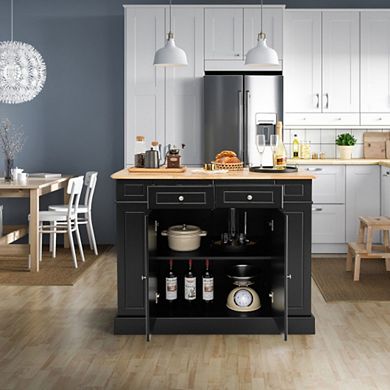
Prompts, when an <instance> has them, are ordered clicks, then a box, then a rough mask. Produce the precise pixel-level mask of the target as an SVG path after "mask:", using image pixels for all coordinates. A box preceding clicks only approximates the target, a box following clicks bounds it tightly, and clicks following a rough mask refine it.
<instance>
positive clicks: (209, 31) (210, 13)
mask: <svg viewBox="0 0 390 390" xmlns="http://www.w3.org/2000/svg"><path fill="white" fill-rule="evenodd" d="M243 56H244V53H243V9H242V8H206V9H205V59H206V60H242V59H243V58H244V57H243Z"/></svg>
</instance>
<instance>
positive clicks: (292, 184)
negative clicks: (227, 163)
mask: <svg viewBox="0 0 390 390" xmlns="http://www.w3.org/2000/svg"><path fill="white" fill-rule="evenodd" d="M112 178H113V179H115V180H116V188H117V196H116V199H117V237H118V238H117V250H118V312H117V316H116V318H115V326H114V329H115V333H117V334H145V335H146V337H147V339H149V338H150V335H151V334H152V333H155V334H224V333H230V334H262V333H263V334H278V333H280V334H284V337H285V338H287V334H288V333H290V334H313V333H314V331H315V321H314V317H313V315H312V313H311V208H312V180H313V179H314V178H315V176H313V174H312V173H309V172H293V173H279V174H268V173H267V174H265V173H252V172H249V171H247V170H244V171H242V172H231V173H226V174H210V173H201V172H199V170H195V171H194V170H191V169H189V170H187V171H186V172H185V173H169V172H168V173H158V174H153V173H146V174H145V173H129V172H128V171H127V170H126V169H124V170H121V171H119V172H117V173H114V174H113V175H112ZM182 224H186V225H195V226H199V227H200V228H201V229H202V230H204V231H207V236H206V237H204V238H202V242H201V245H200V247H199V249H197V250H195V251H191V252H176V251H173V250H171V249H169V246H168V243H167V238H166V237H162V236H161V232H162V231H163V230H166V229H168V228H169V227H170V226H173V225H182ZM232 230H233V231H234V232H237V236H238V235H240V240H241V238H242V237H243V242H245V244H243V246H241V247H234V248H233V249H232V247H230V248H229V247H227V246H225V245H224V244H223V237H225V236H224V234H225V235H227V233H226V232H231V231H232ZM229 234H230V233H229ZM189 259H191V260H192V264H193V271H194V273H195V274H196V275H197V277H198V278H197V281H198V283H197V289H198V291H199V292H200V291H201V289H200V284H199V283H200V281H201V274H202V273H203V271H204V264H205V260H206V259H208V260H209V262H210V270H211V272H212V273H213V274H214V279H215V280H214V299H213V302H212V303H206V302H204V301H203V300H202V294H199V293H198V295H197V299H196V300H194V301H193V302H191V303H189V302H188V301H186V300H185V299H184V292H183V290H184V287H183V279H184V274H185V272H186V270H187V267H188V260H189ZM170 260H172V262H173V266H174V270H175V273H176V275H177V277H178V296H177V299H176V300H175V301H174V303H170V302H168V301H167V300H166V296H165V277H166V275H167V274H168V271H169V262H170ZM238 264H245V265H252V266H253V267H255V268H256V269H257V270H258V272H257V273H258V275H257V276H256V279H255V283H254V285H253V286H252V287H253V289H254V290H255V291H256V292H257V294H258V295H259V297H260V301H261V307H260V309H258V310H256V311H253V312H247V313H242V312H237V311H234V310H231V309H228V308H227V307H226V300H227V296H228V295H229V291H230V290H232V289H233V287H234V286H233V284H232V280H231V279H229V278H228V277H227V275H228V273H229V270H230V269H231V268H232V266H234V265H238Z"/></svg>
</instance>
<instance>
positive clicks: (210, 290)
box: [202, 278, 214, 301]
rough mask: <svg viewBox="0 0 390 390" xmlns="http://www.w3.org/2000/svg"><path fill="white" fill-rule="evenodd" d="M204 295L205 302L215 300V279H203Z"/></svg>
mask: <svg viewBox="0 0 390 390" xmlns="http://www.w3.org/2000/svg"><path fill="white" fill-rule="evenodd" d="M202 284H203V288H202V295H203V299H204V300H205V301H212V300H213V299H214V278H203V283H202Z"/></svg>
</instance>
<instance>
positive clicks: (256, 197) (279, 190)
mask: <svg viewBox="0 0 390 390" xmlns="http://www.w3.org/2000/svg"><path fill="white" fill-rule="evenodd" d="M216 205H217V207H258V208H283V186H282V185H251V186H241V185H230V186H225V185H224V186H221V187H219V186H217V187H216Z"/></svg>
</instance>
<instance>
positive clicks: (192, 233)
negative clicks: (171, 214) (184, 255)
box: [161, 224, 207, 252]
mask: <svg viewBox="0 0 390 390" xmlns="http://www.w3.org/2000/svg"><path fill="white" fill-rule="evenodd" d="M161 235H162V236H164V237H168V246H169V248H170V249H172V250H173V251H178V252H190V251H195V250H197V249H198V248H199V247H200V241H201V237H205V236H207V232H206V231H204V230H202V229H201V228H200V227H198V226H194V225H185V224H183V225H174V226H171V227H170V228H169V229H168V230H163V231H162V232H161Z"/></svg>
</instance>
